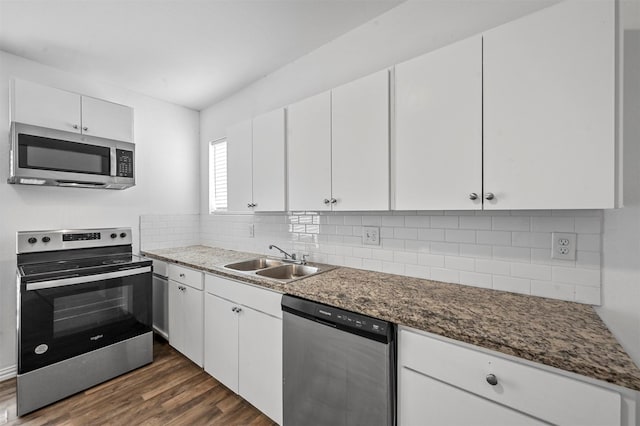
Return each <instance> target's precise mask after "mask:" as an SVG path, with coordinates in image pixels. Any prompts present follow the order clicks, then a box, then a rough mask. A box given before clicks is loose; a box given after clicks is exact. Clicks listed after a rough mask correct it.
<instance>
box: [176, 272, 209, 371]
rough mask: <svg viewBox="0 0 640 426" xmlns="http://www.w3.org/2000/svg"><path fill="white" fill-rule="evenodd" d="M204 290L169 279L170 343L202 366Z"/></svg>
mask: <svg viewBox="0 0 640 426" xmlns="http://www.w3.org/2000/svg"><path fill="white" fill-rule="evenodd" d="M202 297H203V296H202V290H196V289H195V288H193V287H189V286H188V285H185V284H180V283H177V282H175V281H173V280H169V344H171V346H173V347H174V348H176V350H177V351H179V352H181V353H182V354H183V355H184V356H186V357H187V358H189V359H190V360H191V361H193V362H194V363H196V364H197V365H198V366H200V367H202V357H203V354H202V352H203V321H204V320H203V300H202Z"/></svg>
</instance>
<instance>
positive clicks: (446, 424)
mask: <svg viewBox="0 0 640 426" xmlns="http://www.w3.org/2000/svg"><path fill="white" fill-rule="evenodd" d="M400 383H401V384H400V386H401V387H400V390H399V392H400V398H399V400H400V401H399V413H398V416H399V424H400V425H401V426H403V425H406V426H415V425H422V424H433V425H439V426H460V425H477V426H483V425H486V426H500V425H504V426H516V425H545V424H547V423H545V422H542V421H540V420H538V419H535V418H533V417H529V416H527V415H525V414H522V413H520V412H518V411H515V410H512V409H510V408H507V407H505V406H503V405H500V404H497V403H495V402H492V401H489V400H487V399H484V398H481V397H479V396H477V395H474V394H473V393H470V392H466V391H464V390H462V389H460V388H457V387H455V386H451V385H449V384H447V383H445V382H441V381H438V380H435V379H433V378H431V377H429V376H425V375H423V374H420V373H418V372H415V371H413V370H410V369H407V368H401V370H400Z"/></svg>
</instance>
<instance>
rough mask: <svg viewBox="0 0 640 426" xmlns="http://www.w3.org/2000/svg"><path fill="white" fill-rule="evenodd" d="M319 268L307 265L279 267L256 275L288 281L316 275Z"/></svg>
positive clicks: (258, 272)
mask: <svg viewBox="0 0 640 426" xmlns="http://www.w3.org/2000/svg"><path fill="white" fill-rule="evenodd" d="M318 271H319V268H316V267H315V266H308V265H293V264H291V265H281V266H276V267H274V268H269V269H265V270H263V271H257V272H256V275H260V276H261V277H267V278H273V279H276V280H283V281H290V280H295V279H298V278H302V277H306V276H307V275H313V274H316V273H318Z"/></svg>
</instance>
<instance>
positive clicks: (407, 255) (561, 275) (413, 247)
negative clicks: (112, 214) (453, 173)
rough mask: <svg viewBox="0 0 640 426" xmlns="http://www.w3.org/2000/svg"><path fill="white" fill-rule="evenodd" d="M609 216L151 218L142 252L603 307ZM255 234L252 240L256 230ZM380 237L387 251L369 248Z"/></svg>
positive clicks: (143, 230)
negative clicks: (556, 248) (196, 250)
mask: <svg viewBox="0 0 640 426" xmlns="http://www.w3.org/2000/svg"><path fill="white" fill-rule="evenodd" d="M602 217H603V213H602V211H601V210H582V211H572V210H569V211H564V210H563V211H555V210H554V211H551V210H533V211H508V210H507V211H444V212H443V211H419V212H415V211H403V212H326V213H324V212H323V213H316V212H292V213H289V214H284V213H256V214H220V215H203V216H200V215H144V216H141V217H140V239H141V242H140V247H141V248H142V249H143V250H144V249H153V248H164V247H175V246H183V245H184V246H187V245H194V244H205V245H213V246H220V247H223V248H228V249H237V250H243V251H250V252H256V253H263V254H270V255H273V254H274V253H272V252H270V251H269V250H268V245H269V244H277V245H279V246H281V247H283V248H284V249H289V250H295V251H300V252H307V253H310V254H311V256H310V259H312V260H313V261H315V262H321V263H331V264H336V265H340V266H350V267H355V268H362V269H367V270H373V271H386V272H390V273H394V274H401V275H402V274H404V275H408V276H412V277H420V278H431V279H433V280H439V281H445V282H452V283H461V284H467V285H473V286H478V287H485V288H491V287H492V288H495V289H499V290H505V291H514V292H518V293H524V294H533V295H536V296H541V297H551V298H555V299H561V300H573V301H578V302H581V303H592V304H598V303H600V269H601V267H600V264H601V247H602V243H601V239H602V235H601V234H602ZM251 224H253V225H254V230H255V236H254V237H253V238H251V237H250V236H249V233H248V226H249V225H251ZM363 226H376V227H380V238H381V244H380V245H379V246H367V245H364V244H363V242H362V227H363ZM556 231H558V232H575V233H576V234H577V250H578V251H577V255H576V260H575V261H566V260H558V259H551V232H556Z"/></svg>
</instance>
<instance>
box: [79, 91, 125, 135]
mask: <svg viewBox="0 0 640 426" xmlns="http://www.w3.org/2000/svg"><path fill="white" fill-rule="evenodd" d="M82 133H84V134H86V135H91V136H99V137H101V138H107V139H115V140H119V141H126V142H133V109H132V108H130V107H128V106H124V105H119V104H115V103H113V102H107V101H103V100H101V99H95V98H90V97H88V96H83V97H82Z"/></svg>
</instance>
